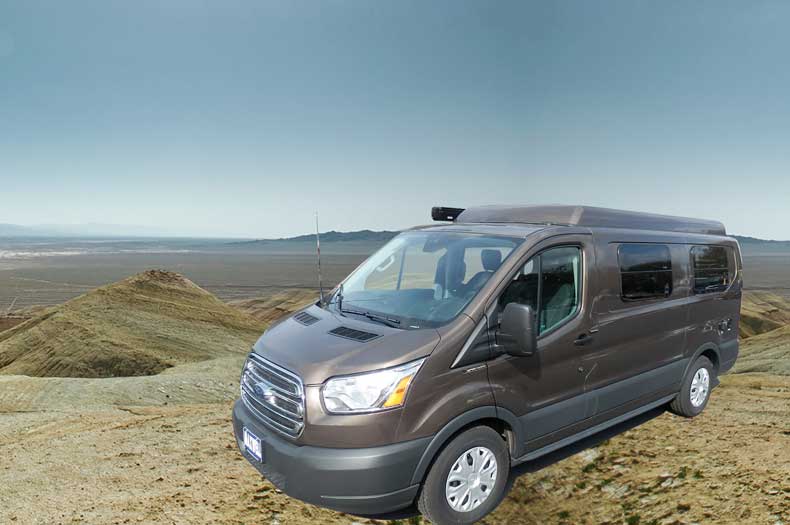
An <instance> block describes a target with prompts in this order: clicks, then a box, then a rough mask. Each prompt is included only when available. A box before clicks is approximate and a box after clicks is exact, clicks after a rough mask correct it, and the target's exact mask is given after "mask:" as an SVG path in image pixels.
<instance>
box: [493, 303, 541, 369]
mask: <svg viewBox="0 0 790 525" xmlns="http://www.w3.org/2000/svg"><path fill="white" fill-rule="evenodd" d="M537 332H538V331H537V324H536V322H535V311H534V310H533V309H532V307H531V306H529V305H526V304H519V303H509V304H508V305H507V306H505V311H504V312H502V322H501V324H500V327H499V333H498V334H497V342H498V343H499V345H500V346H502V347H503V348H504V350H505V353H507V354H509V355H513V356H519V357H523V356H530V355H532V354H534V353H535V350H536V349H537V347H538V334H537Z"/></svg>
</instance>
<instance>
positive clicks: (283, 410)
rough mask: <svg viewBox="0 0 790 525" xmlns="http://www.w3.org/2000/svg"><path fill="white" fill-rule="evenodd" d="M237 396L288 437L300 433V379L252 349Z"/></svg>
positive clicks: (302, 388) (301, 394)
mask: <svg viewBox="0 0 790 525" xmlns="http://www.w3.org/2000/svg"><path fill="white" fill-rule="evenodd" d="M241 399H242V400H243V401H244V404H245V405H247V408H249V409H250V410H252V411H253V412H254V413H255V414H256V415H257V416H258V417H260V419H261V420H262V421H263V422H264V423H265V424H266V425H267V426H269V427H270V428H272V429H274V430H276V431H278V432H281V433H283V434H285V435H287V436H290V437H298V436H299V435H300V434H301V433H302V428H304V385H302V380H301V379H299V376H297V375H296V374H294V373H292V372H289V371H288V370H285V369H284V368H282V367H279V366H277V365H275V364H274V363H272V362H270V361H267V360H266V359H264V358H262V357H261V356H259V355H257V354H255V353H254V352H253V353H251V354H250V356H249V358H248V359H247V362H246V363H245V365H244V371H243V372H242V374H241Z"/></svg>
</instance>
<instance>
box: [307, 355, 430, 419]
mask: <svg viewBox="0 0 790 525" xmlns="http://www.w3.org/2000/svg"><path fill="white" fill-rule="evenodd" d="M424 361H425V359H420V360H418V361H412V362H411V363H408V364H405V365H401V366H398V367H395V368H388V369H386V370H378V371H376V372H368V373H365V374H358V375H354V376H347V377H336V378H334V379H330V380H329V381H327V382H326V384H325V385H324V388H323V390H322V392H321V396H322V397H323V399H324V406H325V407H326V410H327V411H328V412H330V413H333V414H353V413H358V412H377V411H379V410H386V409H388V408H395V407H399V406H401V405H403V400H404V399H406V392H407V391H408V389H409V385H410V384H411V381H412V379H414V376H415V375H416V374H417V371H418V370H419V369H420V366H422V363H423V362H424Z"/></svg>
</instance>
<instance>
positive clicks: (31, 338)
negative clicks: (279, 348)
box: [0, 270, 264, 377]
mask: <svg viewBox="0 0 790 525" xmlns="http://www.w3.org/2000/svg"><path fill="white" fill-rule="evenodd" d="M263 327H264V325H263V324H262V323H260V322H258V321H256V320H255V319H253V318H251V317H249V316H247V315H246V314H244V313H243V312H241V311H239V310H237V309H234V308H231V307H229V306H228V305H226V304H225V303H223V302H222V301H220V300H219V299H217V298H216V297H214V296H213V295H212V294H210V293H209V292H207V291H205V290H203V289H202V288H200V287H198V286H197V285H195V284H194V283H193V282H191V281H189V280H188V279H186V278H184V277H182V276H180V275H178V274H175V273H171V272H165V271H158V270H151V271H147V272H144V273H142V274H138V275H135V276H132V277H129V278H128V279H125V280H123V281H120V282H118V283H115V284H111V285H108V286H104V287H101V288H97V289H96V290H93V291H91V292H89V293H87V294H85V295H83V296H80V297H78V298H76V299H73V300H71V301H69V302H67V303H65V304H63V305H60V306H56V307H53V308H49V309H47V310H45V311H44V312H43V313H40V314H39V315H36V316H34V317H32V318H31V319H29V320H27V321H25V322H23V323H21V324H19V325H17V326H14V327H13V328H10V329H9V330H6V331H4V332H2V333H0V374H5V375H27V376H38V377H121V376H144V375H151V374H158V373H160V372H162V371H163V370H165V369H167V368H170V367H172V366H176V365H180V364H186V363H193V362H198V361H204V360H208V359H216V358H221V357H227V356H233V355H237V356H238V355H244V354H245V353H246V352H248V351H249V348H250V345H251V343H252V342H254V341H255V339H256V338H257V337H258V336H260V334H261V332H262V330H263Z"/></svg>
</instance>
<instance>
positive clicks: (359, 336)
mask: <svg viewBox="0 0 790 525" xmlns="http://www.w3.org/2000/svg"><path fill="white" fill-rule="evenodd" d="M329 333H330V334H332V335H336V336H338V337H343V338H344V339H352V340H354V341H361V342H363V343H367V342H368V341H372V340H373V339H376V338H377V337H380V336H379V335H378V334H372V333H370V332H363V331H362V330H354V329H353V328H348V327H347V326H338V327H337V328H335V329H334V330H330V331H329Z"/></svg>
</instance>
